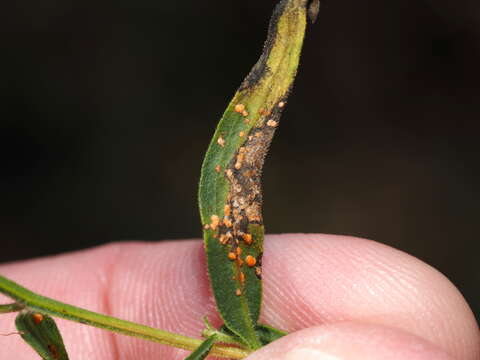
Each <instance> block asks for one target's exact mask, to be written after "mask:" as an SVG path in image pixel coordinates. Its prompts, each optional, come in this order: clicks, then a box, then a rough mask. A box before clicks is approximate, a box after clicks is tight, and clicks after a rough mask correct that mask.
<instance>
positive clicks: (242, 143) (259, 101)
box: [199, 0, 308, 349]
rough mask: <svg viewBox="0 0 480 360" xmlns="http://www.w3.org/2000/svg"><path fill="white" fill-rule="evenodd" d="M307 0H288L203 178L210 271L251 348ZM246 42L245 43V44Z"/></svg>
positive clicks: (227, 316) (225, 313) (219, 297)
mask: <svg viewBox="0 0 480 360" xmlns="http://www.w3.org/2000/svg"><path fill="white" fill-rule="evenodd" d="M307 3H308V1H307V0H282V1H280V2H279V4H278V5H277V6H276V8H275V10H274V12H273V16H272V19H271V20H270V26H269V32H268V37H267V41H266V43H265V47H264V51H263V53H262V55H261V57H260V59H259V60H258V62H257V64H256V65H255V66H254V67H253V69H252V70H251V72H250V74H249V75H248V76H247V77H246V78H245V80H244V81H243V83H242V85H241V86H240V88H239V89H238V91H237V93H236V94H235V96H234V98H233V100H232V101H231V103H230V104H229V105H228V107H227V109H226V111H225V113H224V114H223V117H222V119H221V120H220V122H219V124H218V127H217V129H216V131H215V134H214V136H213V139H212V141H211V143H210V146H209V148H208V150H207V153H206V155H205V160H204V163H203V166H202V172H201V179H200V185H199V207H200V215H201V221H202V224H203V226H204V241H205V250H206V254H207V261H208V272H209V276H210V281H211V285H212V289H213V294H214V296H215V300H216V303H217V308H218V310H219V312H220V315H221V317H222V318H223V320H224V322H225V325H226V326H227V327H228V328H229V329H230V330H231V331H232V332H234V333H235V334H236V335H237V336H239V337H240V338H241V339H242V341H243V342H244V343H245V344H247V345H248V347H249V348H250V349H257V348H259V347H260V346H261V345H262V343H261V341H260V339H259V337H258V334H257V332H256V331H255V325H256V323H257V321H258V317H259V315H260V306H261V302H262V283H261V260H262V255H263V238H264V227H263V218H262V212H261V206H262V194H261V186H260V178H261V171H262V167H263V160H264V157H265V155H266V153H267V151H268V147H269V145H270V142H271V140H272V137H273V134H274V132H275V129H276V127H277V126H278V123H279V120H280V116H281V113H282V110H283V109H284V107H285V104H286V99H287V97H288V93H289V91H290V89H291V87H292V84H293V80H294V78H295V75H296V72H297V67H298V63H299V58H300V51H301V48H302V43H303V38H304V33H305V26H306V16H307V14H306V13H307V9H306V7H307ZM239 48H241V44H239Z"/></svg>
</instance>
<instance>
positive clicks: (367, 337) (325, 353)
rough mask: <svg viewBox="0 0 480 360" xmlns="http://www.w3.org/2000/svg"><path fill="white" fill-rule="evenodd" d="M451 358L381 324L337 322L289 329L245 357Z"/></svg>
mask: <svg viewBox="0 0 480 360" xmlns="http://www.w3.org/2000/svg"><path fill="white" fill-rule="evenodd" d="M267 359H268V360H272V359H275V360H365V359H368V360H404V359H405V360H431V359H436V360H453V358H452V357H451V356H450V355H448V354H447V353H445V352H443V351H442V350H441V349H439V348H438V347H436V346H435V345H433V344H432V343H430V342H428V341H427V340H424V339H422V338H420V337H418V336H416V335H412V334H409V333H406V332H405V331H403V330H400V329H396V328H391V327H386V326H383V325H376V324H367V323H359V322H340V323H334V324H328V325H323V326H318V327H312V328H308V329H305V330H301V331H298V332H295V333H292V334H290V335H288V336H285V337H283V338H281V339H280V340H277V341H275V342H273V343H271V344H269V345H268V346H265V347H264V348H262V349H260V350H259V351H257V352H255V353H253V354H252V355H250V356H249V357H247V358H246V360H267Z"/></svg>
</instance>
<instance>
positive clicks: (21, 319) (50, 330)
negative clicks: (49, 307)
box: [15, 310, 68, 360]
mask: <svg viewBox="0 0 480 360" xmlns="http://www.w3.org/2000/svg"><path fill="white" fill-rule="evenodd" d="M15 325H16V326H17V329H18V331H19V332H20V335H21V336H22V338H23V339H24V340H25V341H26V342H27V343H28V344H29V345H30V346H31V347H32V348H33V349H34V350H35V351H36V352H37V353H38V354H39V355H40V356H41V358H42V359H43V360H68V355H67V351H66V349H65V345H64V344H63V340H62V336H61V335H60V332H59V331H58V328H57V325H56V324H55V321H54V320H53V319H52V318H51V317H50V316H48V315H46V314H41V313H39V312H36V311H31V310H23V311H22V312H20V313H19V314H18V315H17V318H16V319H15Z"/></svg>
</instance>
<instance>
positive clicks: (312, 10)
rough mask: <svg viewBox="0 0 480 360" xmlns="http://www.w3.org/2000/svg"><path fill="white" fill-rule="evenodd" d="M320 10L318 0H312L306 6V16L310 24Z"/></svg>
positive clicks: (314, 20) (313, 21) (315, 19)
mask: <svg viewBox="0 0 480 360" xmlns="http://www.w3.org/2000/svg"><path fill="white" fill-rule="evenodd" d="M319 12H320V0H312V1H311V2H310V5H309V6H308V18H309V19H310V21H311V23H312V24H315V22H316V21H317V18H318V13H319Z"/></svg>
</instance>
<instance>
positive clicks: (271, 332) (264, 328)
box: [255, 324, 287, 346]
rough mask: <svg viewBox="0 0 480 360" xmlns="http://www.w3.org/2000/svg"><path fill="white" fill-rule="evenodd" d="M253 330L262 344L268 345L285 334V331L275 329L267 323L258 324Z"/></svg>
mask: <svg viewBox="0 0 480 360" xmlns="http://www.w3.org/2000/svg"><path fill="white" fill-rule="evenodd" d="M255 331H256V332H257V336H258V338H259V339H260V341H261V342H262V345H263V346H265V345H268V344H270V343H271V342H273V341H275V340H278V339H280V338H281V337H283V336H285V335H287V333H286V332H285V331H282V330H278V329H275V328H273V327H271V326H268V325H263V324H258V325H257V326H256V327H255Z"/></svg>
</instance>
